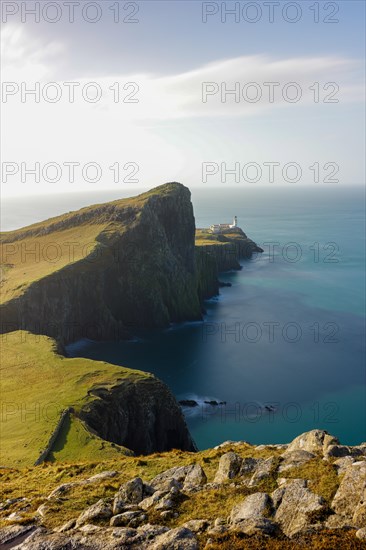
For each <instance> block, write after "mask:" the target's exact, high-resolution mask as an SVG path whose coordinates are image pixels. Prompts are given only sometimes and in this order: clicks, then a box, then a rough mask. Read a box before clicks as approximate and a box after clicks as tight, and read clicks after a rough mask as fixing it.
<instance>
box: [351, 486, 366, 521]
mask: <svg viewBox="0 0 366 550" xmlns="http://www.w3.org/2000/svg"><path fill="white" fill-rule="evenodd" d="M365 493H366V491H365ZM364 496H365V497H366V494H365V495H364ZM352 524H353V525H354V526H355V527H360V528H361V527H365V526H366V502H365V501H363V502H362V504H359V505H358V506H357V508H356V510H355V513H354V514H353V517H352Z"/></svg>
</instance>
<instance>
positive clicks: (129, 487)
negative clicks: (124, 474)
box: [113, 477, 144, 515]
mask: <svg viewBox="0 0 366 550" xmlns="http://www.w3.org/2000/svg"><path fill="white" fill-rule="evenodd" d="M143 495H144V484H143V482H142V479H141V478H139V477H136V478H134V479H131V480H130V481H127V483H124V484H123V485H121V487H120V488H119V490H118V493H117V494H116V495H115V497H114V502H113V515H117V514H119V513H120V512H122V510H123V507H124V505H125V504H138V503H139V502H141V501H142V499H143Z"/></svg>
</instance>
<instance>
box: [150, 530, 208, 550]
mask: <svg viewBox="0 0 366 550" xmlns="http://www.w3.org/2000/svg"><path fill="white" fill-rule="evenodd" d="M150 549H151V550H198V541H197V538H196V535H195V534H194V533H192V531H191V530H190V529H187V528H185V527H177V528H176V529H171V530H170V531H167V532H166V533H163V534H162V535H158V536H157V537H156V539H155V540H154V541H153V542H152V543H151V544H150V546H149V550H150Z"/></svg>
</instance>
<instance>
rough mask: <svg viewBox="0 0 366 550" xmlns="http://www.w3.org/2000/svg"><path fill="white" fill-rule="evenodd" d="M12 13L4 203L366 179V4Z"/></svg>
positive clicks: (122, 6)
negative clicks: (181, 187) (162, 187)
mask: <svg viewBox="0 0 366 550" xmlns="http://www.w3.org/2000/svg"><path fill="white" fill-rule="evenodd" d="M1 9H2V13H1V21H2V24H1V26H2V29H1V31H2V33H1V34H2V37H1V52H2V88H1V92H2V93H1V104H0V106H1V115H2V117H1V119H2V122H1V133H2V150H1V153H2V163H1V172H2V196H3V197H10V196H19V195H23V196H24V195H39V194H49V193H60V192H73V191H75V192H79V191H98V190H103V189H118V188H123V189H124V190H125V189H126V188H128V187H129V186H130V187H133V186H135V187H136V186H139V187H142V188H151V187H153V186H155V185H159V184H161V183H164V182H166V181H181V182H182V183H184V184H186V185H188V186H189V187H194V186H210V185H218V186H225V185H227V186H232V185H238V186H253V185H256V186H260V185H263V186H265V185H268V184H269V183H270V184H271V185H272V184H273V185H283V184H287V185H319V184H327V185H353V184H363V183H364V181H365V166H364V148H365V138H364V136H365V126H364V125H365V112H364V51H365V31H364V25H365V3H364V2H363V1H353V0H347V1H341V2H327V1H322V2H314V1H310V0H309V1H308V0H301V1H298V2H282V1H277V2H265V1H258V2H246V1H244V2H233V1H231V2H221V1H220V2H201V1H197V0H190V1H189V0H182V1H174V0H165V1H155V0H147V1H138V2H131V1H127V2H125V1H118V0H117V1H116V0H111V1H109V0H103V1H102V2H89V1H87V0H80V1H74V2H68V1H56V2H29V1H28V2H20V1H19V2H6V1H3V2H2V4H1ZM233 10H234V13H232V12H233ZM32 11H33V12H35V13H32ZM230 11H231V13H229V12H230ZM36 19H37V20H36ZM30 90H36V92H35V93H33V94H32V93H27V92H29V91H30Z"/></svg>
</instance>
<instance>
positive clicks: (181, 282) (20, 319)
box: [0, 183, 261, 343]
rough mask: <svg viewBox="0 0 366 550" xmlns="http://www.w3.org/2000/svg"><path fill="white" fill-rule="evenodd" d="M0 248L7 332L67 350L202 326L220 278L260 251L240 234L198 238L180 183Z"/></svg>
mask: <svg viewBox="0 0 366 550" xmlns="http://www.w3.org/2000/svg"><path fill="white" fill-rule="evenodd" d="M0 245H1V247H0V252H1V255H0V264H1V274H2V281H1V305H0V314H1V319H2V326H1V332H11V331H16V330H28V331H30V332H33V333H35V334H45V335H47V336H51V337H54V338H56V339H57V341H58V342H61V343H69V342H73V341H76V340H79V339H80V338H91V339H96V340H100V339H108V340H114V339H120V338H128V337H129V336H130V335H131V334H133V332H134V331H135V330H136V329H141V328H155V327H164V326H167V325H169V323H172V322H180V321H187V320H197V319H201V318H202V301H203V299H205V298H208V297H210V296H212V295H214V294H217V293H218V288H219V285H218V274H219V272H220V271H223V270H227V269H238V268H239V267H240V264H239V260H240V259H241V258H246V257H250V256H251V255H252V253H253V251H261V249H259V248H258V247H257V246H256V245H255V243H253V241H251V240H250V239H248V238H247V236H246V235H245V234H244V233H243V232H242V231H241V230H240V229H238V230H236V232H234V231H233V232H231V233H230V232H228V234H223V235H212V234H209V233H208V232H207V231H204V230H197V232H196V229H195V220H194V215H193V207H192V203H191V199H190V191H189V190H188V189H187V188H186V187H184V186H183V185H181V184H179V183H168V184H165V185H162V186H160V187H157V188H155V189H153V190H152V191H149V192H148V193H144V194H142V195H139V196H137V197H132V198H131V199H123V200H117V201H114V202H110V203H106V204H99V205H94V206H90V207H87V208H83V209H81V210H78V211H76V212H70V213H68V214H64V215H62V216H58V217H56V218H52V219H49V220H46V221H44V222H41V223H37V224H34V225H31V226H29V227H25V228H22V229H19V230H16V231H10V232H5V233H2V234H1V236H0Z"/></svg>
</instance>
